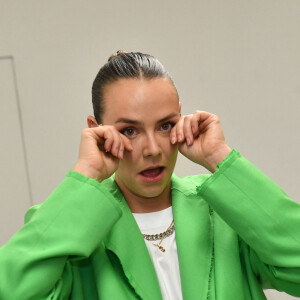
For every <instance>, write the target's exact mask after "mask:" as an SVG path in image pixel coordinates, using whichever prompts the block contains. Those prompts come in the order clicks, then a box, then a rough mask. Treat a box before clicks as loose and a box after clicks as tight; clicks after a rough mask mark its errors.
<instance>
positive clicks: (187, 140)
mask: <svg viewBox="0 0 300 300" xmlns="http://www.w3.org/2000/svg"><path fill="white" fill-rule="evenodd" d="M186 143H187V144H188V146H189V145H190V144H191V139H190V138H189V137H188V138H186Z"/></svg>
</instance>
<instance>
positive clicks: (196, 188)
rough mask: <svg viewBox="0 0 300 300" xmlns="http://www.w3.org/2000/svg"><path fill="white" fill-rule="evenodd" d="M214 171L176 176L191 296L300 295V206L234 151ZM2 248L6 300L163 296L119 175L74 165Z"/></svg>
mask: <svg viewBox="0 0 300 300" xmlns="http://www.w3.org/2000/svg"><path fill="white" fill-rule="evenodd" d="M218 167H219V169H218V170H217V171H216V172H215V173H214V174H213V175H199V176H190V177H185V178H183V179H180V178H178V177H177V176H175V175H173V177H172V202H173V213H174V222H175V228H176V243H177V248H178V256H179V266H180V274H181V282H182V291H183V297H184V300H195V299H205V300H206V299H208V300H214V299H217V300H228V299H245V300H250V299H254V300H260V299H265V296H264V294H263V292H262V288H276V289H278V290H282V291H286V292H287V293H290V294H291V295H294V296H298V297H300V251H299V249H300V230H299V228H300V205H299V204H298V203H296V202H293V201H292V200H290V199H289V198H288V197H287V195H286V194H285V193H284V192H283V191H282V190H281V189H280V188H279V187H278V186H277V185H275V184H274V183H273V182H272V181H271V180H270V179H269V178H268V177H266V176H265V175H264V174H263V173H261V172H260V171H259V170H258V169H257V168H255V167H254V166H253V165H252V164H251V163H250V162H248V161H247V160H246V159H245V158H243V157H242V156H241V155H240V154H239V153H238V152H235V151H233V152H232V153H231V154H230V155H229V156H228V157H227V158H226V159H225V160H224V162H223V163H222V164H221V165H219V166H218ZM25 220H26V224H25V225H24V226H23V228H21V230H20V231H19V232H17V233H16V234H15V235H14V236H13V237H12V238H11V240H10V241H9V242H8V243H7V244H6V245H5V246H3V247H2V248H0V299H1V300H16V299H22V300H27V299H72V300H79V299H80V300H90V299H91V300H93V299H101V300H112V299H118V300H122V299H124V300H125V299H126V300H130V299H148V300H160V299H162V297H161V293H160V289H159V284H158V280H157V277H156V273H155V270H154V267H153V264H152V262H151V259H150V256H149V254H148V251H147V247H146V245H145V242H144V240H143V237H142V235H141V233H140V231H139V228H138V226H137V224H136V222H135V219H134V217H133V216H132V214H131V212H130V210H129V208H128V206H127V204H126V201H125V200H124V198H123V196H122V194H121V192H120V190H119V189H118V187H117V185H116V183H115V182H114V179H113V177H112V178H110V179H107V180H105V181H104V182H102V183H101V184H100V183H98V182H97V181H95V180H93V179H89V178H87V177H85V176H83V175H81V174H78V173H76V172H69V173H68V174H67V176H66V178H65V179H64V180H63V181H62V182H61V184H60V185H59V186H58V187H57V188H56V189H55V191H54V192H53V193H52V194H51V195H50V197H49V198H48V199H47V200H46V201H45V202H44V203H43V204H41V205H38V206H34V207H32V208H31V209H30V210H29V211H28V212H27V214H26V217H25Z"/></svg>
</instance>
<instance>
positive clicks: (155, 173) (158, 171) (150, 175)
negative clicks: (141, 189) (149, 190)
mask: <svg viewBox="0 0 300 300" xmlns="http://www.w3.org/2000/svg"><path fill="white" fill-rule="evenodd" d="M164 170H165V167H152V168H148V169H145V170H144V171H142V172H140V173H139V175H140V177H141V179H142V180H143V181H145V182H146V183H155V182H158V181H160V180H161V179H162V178H163V176H164Z"/></svg>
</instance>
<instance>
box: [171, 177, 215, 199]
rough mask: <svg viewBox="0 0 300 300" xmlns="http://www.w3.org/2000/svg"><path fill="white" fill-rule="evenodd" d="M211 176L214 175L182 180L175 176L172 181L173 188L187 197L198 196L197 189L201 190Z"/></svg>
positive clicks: (183, 178)
mask: <svg viewBox="0 0 300 300" xmlns="http://www.w3.org/2000/svg"><path fill="white" fill-rule="evenodd" d="M211 176H212V174H201V175H192V176H185V177H182V178H180V177H178V176H177V175H175V174H173V175H172V179H171V182H172V184H171V188H172V190H177V191H180V192H182V193H184V194H186V195H190V194H196V193H197V188H199V187H200V186H201V185H202V184H203V183H204V182H205V181H206V180H208V179H209V178H210V177H211Z"/></svg>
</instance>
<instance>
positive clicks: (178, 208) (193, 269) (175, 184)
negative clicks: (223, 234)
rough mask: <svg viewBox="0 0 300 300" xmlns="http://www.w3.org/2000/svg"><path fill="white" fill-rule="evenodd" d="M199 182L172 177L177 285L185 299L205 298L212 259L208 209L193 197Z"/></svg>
mask: <svg viewBox="0 0 300 300" xmlns="http://www.w3.org/2000/svg"><path fill="white" fill-rule="evenodd" d="M206 178H207V177H206V176H203V177H198V179H199V182H197V183H195V182H192V181H191V180H187V181H186V180H184V179H180V178H178V177H177V176H175V175H173V177H172V202H173V214H174V223H175V233H176V243H177V251H178V259H179V267H180V276H181V286H182V293H183V298H184V299H185V300H190V299H191V300H193V299H207V294H208V288H209V283H210V277H211V272H212V259H213V229H212V220H211V216H210V208H209V206H208V205H207V203H206V202H205V201H204V200H203V199H201V198H200V197H199V196H197V193H196V187H197V186H199V185H200V184H201V180H202V181H203V180H204V179H206Z"/></svg>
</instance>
